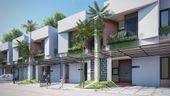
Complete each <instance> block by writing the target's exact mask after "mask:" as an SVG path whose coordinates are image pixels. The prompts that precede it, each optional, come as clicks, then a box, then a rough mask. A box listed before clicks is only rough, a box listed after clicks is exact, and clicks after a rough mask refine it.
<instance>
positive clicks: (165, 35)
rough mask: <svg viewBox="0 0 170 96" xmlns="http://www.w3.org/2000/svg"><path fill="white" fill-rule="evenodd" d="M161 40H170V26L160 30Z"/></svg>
mask: <svg viewBox="0 0 170 96" xmlns="http://www.w3.org/2000/svg"><path fill="white" fill-rule="evenodd" d="M159 38H160V41H161V42H165V41H169V40H170V26H163V27H161V28H160V30H159Z"/></svg>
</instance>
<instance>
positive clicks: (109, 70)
mask: <svg viewBox="0 0 170 96" xmlns="http://www.w3.org/2000/svg"><path fill="white" fill-rule="evenodd" d="M107 80H108V81H112V58H107Z"/></svg>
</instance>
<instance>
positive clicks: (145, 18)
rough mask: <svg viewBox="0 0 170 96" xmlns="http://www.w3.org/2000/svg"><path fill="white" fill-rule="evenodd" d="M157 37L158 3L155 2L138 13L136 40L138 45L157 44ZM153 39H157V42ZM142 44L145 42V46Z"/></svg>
mask: <svg viewBox="0 0 170 96" xmlns="http://www.w3.org/2000/svg"><path fill="white" fill-rule="evenodd" d="M158 36H159V3H158V2H156V3H154V4H152V5H150V6H147V7H145V8H142V9H140V10H139V11H138V38H139V41H140V45H146V44H149V43H150V44H153V43H158V42H159V37H158ZM155 37H157V40H155ZM148 38H150V39H148ZM151 38H153V39H151ZM144 42H146V44H145V43H144Z"/></svg>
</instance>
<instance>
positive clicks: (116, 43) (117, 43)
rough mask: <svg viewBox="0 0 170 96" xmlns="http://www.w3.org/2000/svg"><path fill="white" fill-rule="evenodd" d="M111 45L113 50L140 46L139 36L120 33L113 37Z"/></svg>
mask: <svg viewBox="0 0 170 96" xmlns="http://www.w3.org/2000/svg"><path fill="white" fill-rule="evenodd" d="M109 45H110V49H112V50H116V49H125V48H129V47H131V48H132V47H136V46H138V37H137V36H136V35H134V36H126V35H125V34H119V33H118V34H116V35H113V36H112V37H111V40H110V43H109Z"/></svg>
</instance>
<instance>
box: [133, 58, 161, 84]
mask: <svg viewBox="0 0 170 96" xmlns="http://www.w3.org/2000/svg"><path fill="white" fill-rule="evenodd" d="M132 66H136V67H139V68H132V84H133V85H140V86H156V87H158V86H160V56H150V57H139V58H132Z"/></svg>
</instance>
